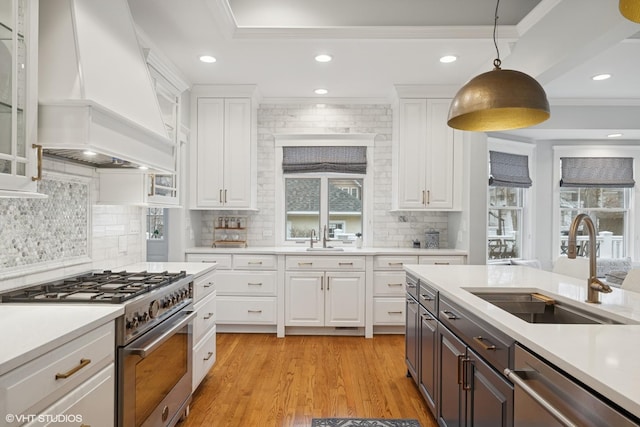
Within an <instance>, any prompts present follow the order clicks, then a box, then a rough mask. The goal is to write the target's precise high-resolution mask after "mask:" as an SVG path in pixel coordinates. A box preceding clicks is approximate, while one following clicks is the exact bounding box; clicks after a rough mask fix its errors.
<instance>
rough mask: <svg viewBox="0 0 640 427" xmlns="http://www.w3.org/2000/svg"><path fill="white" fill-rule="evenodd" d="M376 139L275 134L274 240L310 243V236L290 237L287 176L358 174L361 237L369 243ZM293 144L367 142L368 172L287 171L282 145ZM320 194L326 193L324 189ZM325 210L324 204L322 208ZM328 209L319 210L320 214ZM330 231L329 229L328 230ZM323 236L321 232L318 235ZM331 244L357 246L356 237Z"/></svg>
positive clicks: (350, 176)
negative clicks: (353, 239)
mask: <svg viewBox="0 0 640 427" xmlns="http://www.w3.org/2000/svg"><path fill="white" fill-rule="evenodd" d="M374 139H375V134H280V135H274V140H275V144H274V149H275V155H274V159H275V199H276V205H275V206H276V209H275V215H274V216H275V233H276V235H275V243H276V245H278V246H289V247H291V246H300V247H302V246H308V245H309V239H308V238H307V239H298V240H287V236H286V200H285V199H286V198H285V178H322V177H326V178H342V177H348V178H356V179H357V178H359V179H362V180H363V187H364V189H363V194H362V237H363V243H364V245H365V246H366V245H370V244H371V243H372V242H373V239H372V236H371V234H372V227H371V222H372V213H373V194H374V188H373V186H374V179H373V178H374V170H373V168H374V166H373V165H374ZM291 146H365V147H367V173H366V174H343V173H331V172H324V173H318V172H314V173H300V174H284V173H283V171H282V156H283V155H282V151H283V150H282V147H291ZM321 197H326V195H325V194H323V193H322V191H321ZM321 210H322V208H321ZM328 214H329V213H328V212H325V213H323V212H320V217H321V218H323V215H327V222H326V224H321V227H322V226H324V225H327V228H328V226H329V224H328V222H329V220H328ZM327 234H328V232H327ZM319 237H320V239H322V236H319ZM331 244H332V246H354V245H355V243H354V241H349V242H348V243H345V242H343V241H342V240H331Z"/></svg>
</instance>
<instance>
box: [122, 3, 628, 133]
mask: <svg viewBox="0 0 640 427" xmlns="http://www.w3.org/2000/svg"><path fill="white" fill-rule="evenodd" d="M129 4H130V6H131V11H132V13H133V16H134V20H135V21H136V24H137V25H138V27H139V29H140V30H141V32H142V33H143V34H144V35H145V36H146V38H147V39H148V42H149V43H150V45H151V46H150V47H151V48H152V49H153V48H155V49H156V50H158V51H159V52H161V54H163V55H165V56H166V57H167V58H168V59H169V60H170V61H171V62H172V63H173V64H174V65H175V66H176V67H177V68H178V69H179V72H180V73H181V74H182V75H183V76H184V77H185V79H186V80H188V81H189V82H190V83H191V84H256V85H257V86H258V89H259V92H260V94H261V96H262V97H263V98H272V99H293V98H295V99H298V98H301V99H304V100H309V99H312V100H315V99H317V100H318V102H327V101H330V100H335V99H337V98H340V99H345V98H348V99H351V100H352V99H353V98H368V99H382V100H387V101H388V100H390V99H391V97H392V96H393V95H394V87H395V85H426V86H427V87H433V86H439V87H440V90H439V93H449V94H450V96H453V94H455V91H456V90H457V89H458V88H459V87H460V86H462V85H463V84H464V83H465V82H466V81H467V80H468V79H470V78H472V77H473V76H475V75H476V74H479V73H481V72H485V71H489V70H490V69H491V67H492V65H491V64H492V61H493V59H494V58H495V56H496V53H495V48H494V46H493V41H492V31H493V19H494V11H495V6H496V3H495V0H183V1H175V0H129ZM498 16H499V20H498V24H499V28H498V46H499V49H500V56H501V58H502V61H503V68H510V69H517V70H519V71H523V72H525V73H528V74H530V75H531V76H533V77H535V78H536V79H537V80H538V81H539V82H540V83H541V84H542V85H543V87H544V88H545V90H546V91H547V95H548V97H549V99H550V103H551V115H552V118H551V119H550V120H549V121H548V122H545V123H543V124H542V125H538V126H536V127H534V128H530V129H525V130H520V131H513V132H510V133H511V134H512V135H517V136H520V137H523V138H527V139H576V138H588V139H606V135H607V134H608V133H612V132H614V131H620V132H623V133H624V136H623V137H622V139H632V140H640V73H638V72H637V70H639V69H640V39H638V38H633V37H634V35H635V34H636V33H638V32H640V24H635V23H632V22H630V21H628V20H626V19H624V18H623V17H622V16H621V15H620V14H619V12H618V1H617V0H503V1H502V2H501V3H500V7H499V11H498ZM318 53H329V54H331V55H333V58H334V59H333V61H332V62H330V63H325V64H320V63H317V62H315V61H314V59H313V58H314V56H315V55H316V54H318ZM202 54H210V55H213V56H215V57H216V58H217V62H216V63H213V64H204V63H201V62H200V61H199V60H198V57H199V56H200V55H202ZM445 54H453V55H456V56H458V58H459V59H458V61H456V62H454V63H452V64H441V63H440V62H439V61H438V59H439V58H440V57H441V56H442V55H445ZM605 72H606V73H610V74H612V76H613V77H612V78H611V79H609V80H606V81H602V82H594V81H592V80H591V76H593V75H595V74H599V73H605ZM320 87H322V88H326V89H328V90H329V94H328V95H324V96H318V95H315V94H314V93H313V90H314V89H316V88H320ZM620 106H623V107H624V108H623V109H621V108H620ZM614 115H615V116H614ZM609 118H610V119H611V120H608V119H609ZM578 130H579V132H578Z"/></svg>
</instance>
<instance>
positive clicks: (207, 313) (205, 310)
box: [193, 291, 216, 343]
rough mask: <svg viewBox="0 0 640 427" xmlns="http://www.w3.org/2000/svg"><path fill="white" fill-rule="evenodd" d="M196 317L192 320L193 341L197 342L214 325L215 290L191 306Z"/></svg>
mask: <svg viewBox="0 0 640 427" xmlns="http://www.w3.org/2000/svg"><path fill="white" fill-rule="evenodd" d="M193 309H194V311H195V312H196V313H197V314H196V319H195V320H194V322H193V342H194V343H197V342H198V341H199V340H200V338H202V337H203V336H204V335H205V334H206V333H207V332H208V331H209V330H210V329H211V328H213V327H214V326H215V325H216V292H215V291H214V292H212V293H210V294H209V295H207V297H206V298H205V299H203V300H202V301H200V302H198V303H197V304H195V305H194V306H193Z"/></svg>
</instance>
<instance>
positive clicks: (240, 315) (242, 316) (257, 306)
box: [216, 296, 277, 325]
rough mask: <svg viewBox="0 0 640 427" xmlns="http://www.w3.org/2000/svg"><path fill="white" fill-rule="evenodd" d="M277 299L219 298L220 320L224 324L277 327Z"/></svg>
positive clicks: (218, 321)
mask: <svg viewBox="0 0 640 427" xmlns="http://www.w3.org/2000/svg"><path fill="white" fill-rule="evenodd" d="M276 307H277V303H276V297H230V296H219V297H218V305H217V310H218V316H217V317H218V320H217V322H216V323H218V324H220V325H222V324H245V325H275V324H276Z"/></svg>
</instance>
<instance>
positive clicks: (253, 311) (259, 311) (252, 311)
mask: <svg viewBox="0 0 640 427" xmlns="http://www.w3.org/2000/svg"><path fill="white" fill-rule="evenodd" d="M247 313H262V310H247Z"/></svg>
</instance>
